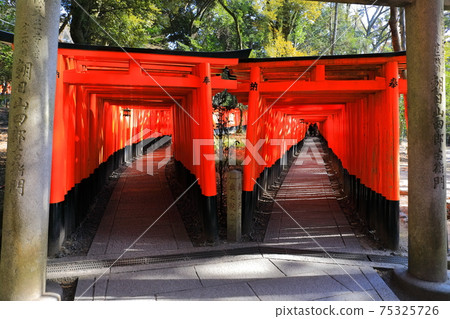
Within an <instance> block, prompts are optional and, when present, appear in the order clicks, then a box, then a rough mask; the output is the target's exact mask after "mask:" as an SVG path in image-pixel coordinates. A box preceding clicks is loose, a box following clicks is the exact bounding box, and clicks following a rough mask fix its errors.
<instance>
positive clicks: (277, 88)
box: [233, 78, 386, 94]
mask: <svg viewBox="0 0 450 319" xmlns="http://www.w3.org/2000/svg"><path fill="white" fill-rule="evenodd" d="M259 86H260V87H259V91H260V92H261V93H262V94H264V93H283V92H286V93H287V92H290V93H292V92H315V93H317V92H321V93H361V92H363V93H369V92H375V91H382V90H385V89H386V83H385V80H384V78H378V79H377V80H361V81H360V80H348V81H318V82H314V81H311V82H309V81H298V82H296V83H293V82H292V81H283V82H262V83H260V84H259ZM241 91H247V92H249V91H250V83H242V84H240V85H239V86H238V88H237V90H236V91H233V93H234V92H241Z"/></svg>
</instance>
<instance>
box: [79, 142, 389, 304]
mask: <svg viewBox="0 0 450 319" xmlns="http://www.w3.org/2000/svg"><path fill="white" fill-rule="evenodd" d="M163 152H164V150H158V151H157V152H155V154H154V155H147V156H157V157H158V158H159V159H161V158H163V157H164V154H165V153H163ZM322 155H323V151H322V150H321V147H320V143H319V141H318V140H317V139H312V138H308V139H307V140H306V141H305V146H304V151H303V152H302V153H301V155H300V156H299V157H298V158H297V159H296V164H302V165H301V166H300V165H295V164H294V165H293V166H292V167H291V169H290V171H289V173H288V175H287V176H286V178H285V180H284V183H283V185H282V186H281V188H280V190H279V192H278V194H277V196H276V201H277V202H278V203H279V204H280V206H281V207H282V208H280V207H278V206H277V205H276V204H275V205H274V212H273V214H272V216H271V219H270V222H269V226H268V231H267V234H266V238H265V241H264V243H262V244H260V245H261V246H282V247H288V248H297V249H314V250H320V249H322V250H326V251H328V250H330V251H337V250H339V251H344V252H350V251H352V252H355V251H360V250H361V248H360V247H359V245H358V242H357V240H356V238H355V236H354V234H353V232H352V231H351V229H350V227H349V225H348V223H347V221H346V219H345V216H344V215H343V213H342V212H341V210H340V208H339V205H338V203H337V201H336V198H335V197H334V195H333V192H332V189H331V186H330V181H329V180H328V176H327V174H326V171H325V168H324V163H323V160H322V157H321V156H322ZM147 159H148V158H147ZM147 159H146V156H144V157H142V158H140V159H138V160H137V161H136V162H135V163H134V164H133V167H130V168H128V169H127V170H126V171H125V173H124V174H122V176H121V178H120V180H119V182H118V184H117V186H116V189H115V191H114V193H113V195H112V197H111V201H110V203H109V206H108V209H107V212H106V214H105V216H104V218H103V221H102V223H101V226H100V229H99V230H98V233H97V236H96V238H95V240H94V243H93V245H92V247H91V250H90V251H89V256H88V258H89V257H92V258H91V259H106V258H108V256H109V258H110V256H118V255H120V254H121V253H123V251H124V249H127V248H128V247H129V246H130V245H131V244H132V243H133V242H134V241H135V240H136V239H137V238H138V237H139V236H140V235H141V234H142V232H143V231H145V230H146V229H147V228H148V227H149V225H152V223H154V222H155V220H156V219H157V218H158V217H159V216H160V214H161V213H163V212H164V211H165V209H167V207H169V206H170V204H171V202H172V200H173V199H172V197H171V196H170V191H169V189H168V186H167V183H166V181H165V177H164V174H163V169H159V170H157V169H156V167H155V166H153V168H154V170H155V174H154V175H153V176H150V175H148V174H146V173H145V172H142V170H143V169H142V166H143V164H144V163H145V162H146V160H147ZM142 162H143V163H142ZM140 167H141V168H140ZM249 244H252V245H258V244H257V243H237V244H222V245H234V247H248V245H249ZM227 247H228V246H227ZM223 248H224V247H222V248H221V245H219V246H218V247H192V244H191V243H190V242H189V238H188V236H187V234H186V231H185V229H184V226H183V224H182V221H181V218H180V217H179V216H178V213H177V211H176V209H175V207H173V208H172V209H170V210H169V211H168V212H167V213H166V214H165V215H164V216H163V217H162V218H161V219H160V220H158V222H157V223H155V224H154V225H153V226H152V227H151V228H150V229H149V230H148V232H147V233H146V234H145V235H144V236H142V238H141V239H140V240H139V241H138V242H136V244H135V245H134V246H133V247H132V248H131V249H128V252H127V254H125V255H124V256H123V257H124V258H127V257H129V256H130V255H131V256H133V254H137V255H140V256H152V255H153V256H158V255H160V256H161V259H162V260H164V256H163V255H164V254H174V253H179V254H181V253H183V252H185V253H194V254H197V255H198V256H199V257H197V258H192V259H190V258H188V259H185V260H178V261H170V260H168V261H167V262H166V261H163V262H161V263H155V264H141V265H135V266H133V265H129V266H120V267H112V268H110V269H108V270H107V271H105V272H104V273H103V275H101V276H100V275H98V274H97V275H91V276H86V277H84V278H79V280H78V285H77V291H76V296H75V300H80V301H81V300H86V301H92V300H140V299H141V300H244V301H245V300H247V301H250V300H275V301H276V300H278V301H280V300H282V301H284V300H326V301H345V300H367V301H371V300H397V297H396V296H395V294H394V293H393V292H392V291H391V290H390V288H389V287H388V286H387V285H386V284H385V282H384V281H383V280H382V279H381V277H380V276H379V275H378V274H377V273H376V271H375V270H374V269H373V268H372V267H371V266H370V264H368V263H359V262H356V261H352V260H351V261H348V260H346V261H343V260H340V261H339V260H336V259H333V258H311V257H305V256H298V255H289V254H276V253H270V254H265V253H251V254H249V253H241V254H237V255H225V256H219V257H218V256H214V257H207V256H206V257H205V256H201V255H202V254H208V251H211V250H214V249H216V250H220V249H223ZM208 256H209V255H208Z"/></svg>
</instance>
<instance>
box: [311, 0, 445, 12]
mask: <svg viewBox="0 0 450 319" xmlns="http://www.w3.org/2000/svg"><path fill="white" fill-rule="evenodd" d="M306 1H321V2H337V3H352V4H365V5H369V6H372V5H373V6H394V7H405V6H408V5H410V4H412V3H413V2H414V0H378V1H374V0H306ZM444 10H450V0H444Z"/></svg>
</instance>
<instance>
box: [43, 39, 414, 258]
mask: <svg viewBox="0 0 450 319" xmlns="http://www.w3.org/2000/svg"><path fill="white" fill-rule="evenodd" d="M248 53H249V51H248V50H247V51H238V52H234V53H229V52H227V53H216V54H214V53H197V54H196V53H185V52H182V53H181V52H180V53H176V52H172V51H155V50H145V49H127V50H126V52H124V51H123V50H122V49H118V48H105V47H90V46H74V45H67V44H64V45H61V46H60V49H59V59H58V79H57V98H56V105H55V116H54V143H53V167H52V184H51V185H52V187H51V198H50V204H51V209H50V221H51V222H50V243H51V245H50V251H56V250H57V248H58V247H59V245H60V243H61V242H62V240H63V239H64V237H65V235H67V234H69V233H70V232H71V231H72V230H74V229H75V227H76V226H77V224H78V223H79V222H80V221H81V219H82V218H83V217H84V215H83V213H82V212H85V211H86V210H87V209H86V208H87V204H88V203H89V201H90V199H91V197H92V196H93V194H95V193H96V192H97V191H98V189H99V187H100V186H101V185H102V184H103V182H104V181H105V179H106V177H107V176H109V175H110V173H111V172H112V170H113V169H115V168H117V167H118V166H119V165H120V164H122V163H123V162H124V160H125V157H126V155H127V154H130V153H131V154H132V156H134V155H137V154H140V153H141V152H142V150H141V148H142V145H143V144H149V143H154V142H155V141H156V138H158V137H161V136H164V135H170V136H172V137H173V155H174V158H175V159H176V161H177V162H178V163H179V164H182V165H181V167H183V168H184V171H185V173H186V175H190V176H191V177H192V178H191V179H189V178H188V179H187V180H188V181H190V182H191V183H192V182H194V181H195V180H197V179H198V185H199V191H198V194H200V200H199V203H198V206H199V210H200V213H201V215H202V216H203V219H204V230H205V233H206V235H207V238H208V239H209V240H211V241H215V240H216V238H217V228H218V227H217V217H216V195H217V190H216V179H215V160H214V154H215V152H214V146H213V128H214V127H213V121H212V103H211V100H212V95H213V94H214V93H216V92H219V91H221V90H223V89H228V90H229V91H230V92H232V93H233V94H236V95H237V96H238V99H239V101H240V102H241V103H244V104H248V106H249V107H248V121H247V123H246V124H247V147H246V157H247V161H249V162H248V163H246V164H247V165H244V166H243V172H244V175H243V199H244V200H243V230H244V233H250V232H251V231H252V229H251V228H252V227H251V225H252V217H253V216H252V215H253V213H252V212H253V210H254V206H255V202H256V199H257V198H258V196H259V194H260V193H261V191H262V190H261V189H259V187H258V186H257V184H259V183H261V185H264V186H263V188H265V187H267V186H268V185H269V184H270V183H271V181H273V180H274V176H277V175H278V174H279V173H280V170H279V169H280V164H281V161H282V158H283V156H285V155H286V154H287V153H288V152H291V151H292V149H293V146H299V145H300V144H301V141H302V140H303V138H304V136H305V133H306V130H307V124H306V122H318V123H319V124H320V130H321V133H322V135H323V136H324V137H325V139H326V140H327V141H328V144H329V146H330V148H331V149H332V150H333V151H334V153H335V154H336V156H337V157H338V158H339V159H340V160H341V163H342V169H343V170H344V172H345V175H346V184H348V185H350V186H349V187H348V189H349V195H351V196H352V197H354V199H355V201H360V200H364V201H365V202H369V203H371V205H369V206H370V207H374V205H373V201H376V203H377V205H378V206H375V207H376V208H375V209H372V210H371V213H369V209H368V208H367V205H361V210H363V211H364V213H363V215H364V217H365V218H366V219H367V220H368V222H370V223H371V225H372V227H373V228H374V229H377V231H378V233H379V234H380V236H381V237H382V239H383V241H384V242H385V244H386V245H387V246H390V247H394V248H395V247H396V245H397V244H398V204H399V203H398V201H399V181H398V174H399V173H398V167H399V166H398V161H397V160H395V158H396V157H395V156H394V154H395V151H396V150H398V143H399V139H398V97H399V94H400V93H406V81H405V80H402V79H400V78H399V72H400V71H402V70H404V69H405V60H406V58H405V55H404V53H401V54H385V55H365V56H345V57H322V58H321V59H318V58H314V57H308V58H304V57H303V58H278V59H248V58H245V57H246V56H248ZM239 57H241V59H240V60H238V58H239ZM242 57H244V58H242ZM225 67H228V68H229V69H231V72H232V74H233V75H235V76H236V80H227V79H222V77H221V73H222V71H223V69H224V68H225ZM126 113H130V115H131V116H129V117H127V115H128V114H126ZM179 166H180V165H179ZM257 181H258V182H257ZM186 186H189V185H186ZM362 193H364V194H367V195H365V196H359V195H357V194H362ZM366 197H367V198H366ZM368 198H370V200H369V199H368ZM363 206H364V208H363Z"/></svg>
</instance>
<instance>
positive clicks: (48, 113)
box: [0, 0, 60, 300]
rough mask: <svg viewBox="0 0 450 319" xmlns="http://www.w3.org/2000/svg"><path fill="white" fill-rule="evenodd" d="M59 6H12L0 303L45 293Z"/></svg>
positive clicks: (32, 3)
mask: <svg viewBox="0 0 450 319" xmlns="http://www.w3.org/2000/svg"><path fill="white" fill-rule="evenodd" d="M59 13H60V1H57V0H51V1H44V0H35V1H24V0H21V1H17V5H16V27H15V39H14V62H13V82H12V87H13V90H12V98H11V108H10V113H9V128H8V136H9V138H8V154H7V162H6V182H5V183H6V185H5V201H4V216H3V239H2V255H1V265H0V266H1V268H0V270H1V272H0V273H1V278H0V282H1V283H2V284H1V289H0V299H2V300H36V299H40V298H41V296H42V295H43V293H44V291H45V267H46V261H47V240H48V235H47V233H48V211H49V194H50V174H51V162H52V139H53V110H54V97H55V85H56V61H57V47H58V24H59Z"/></svg>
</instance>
